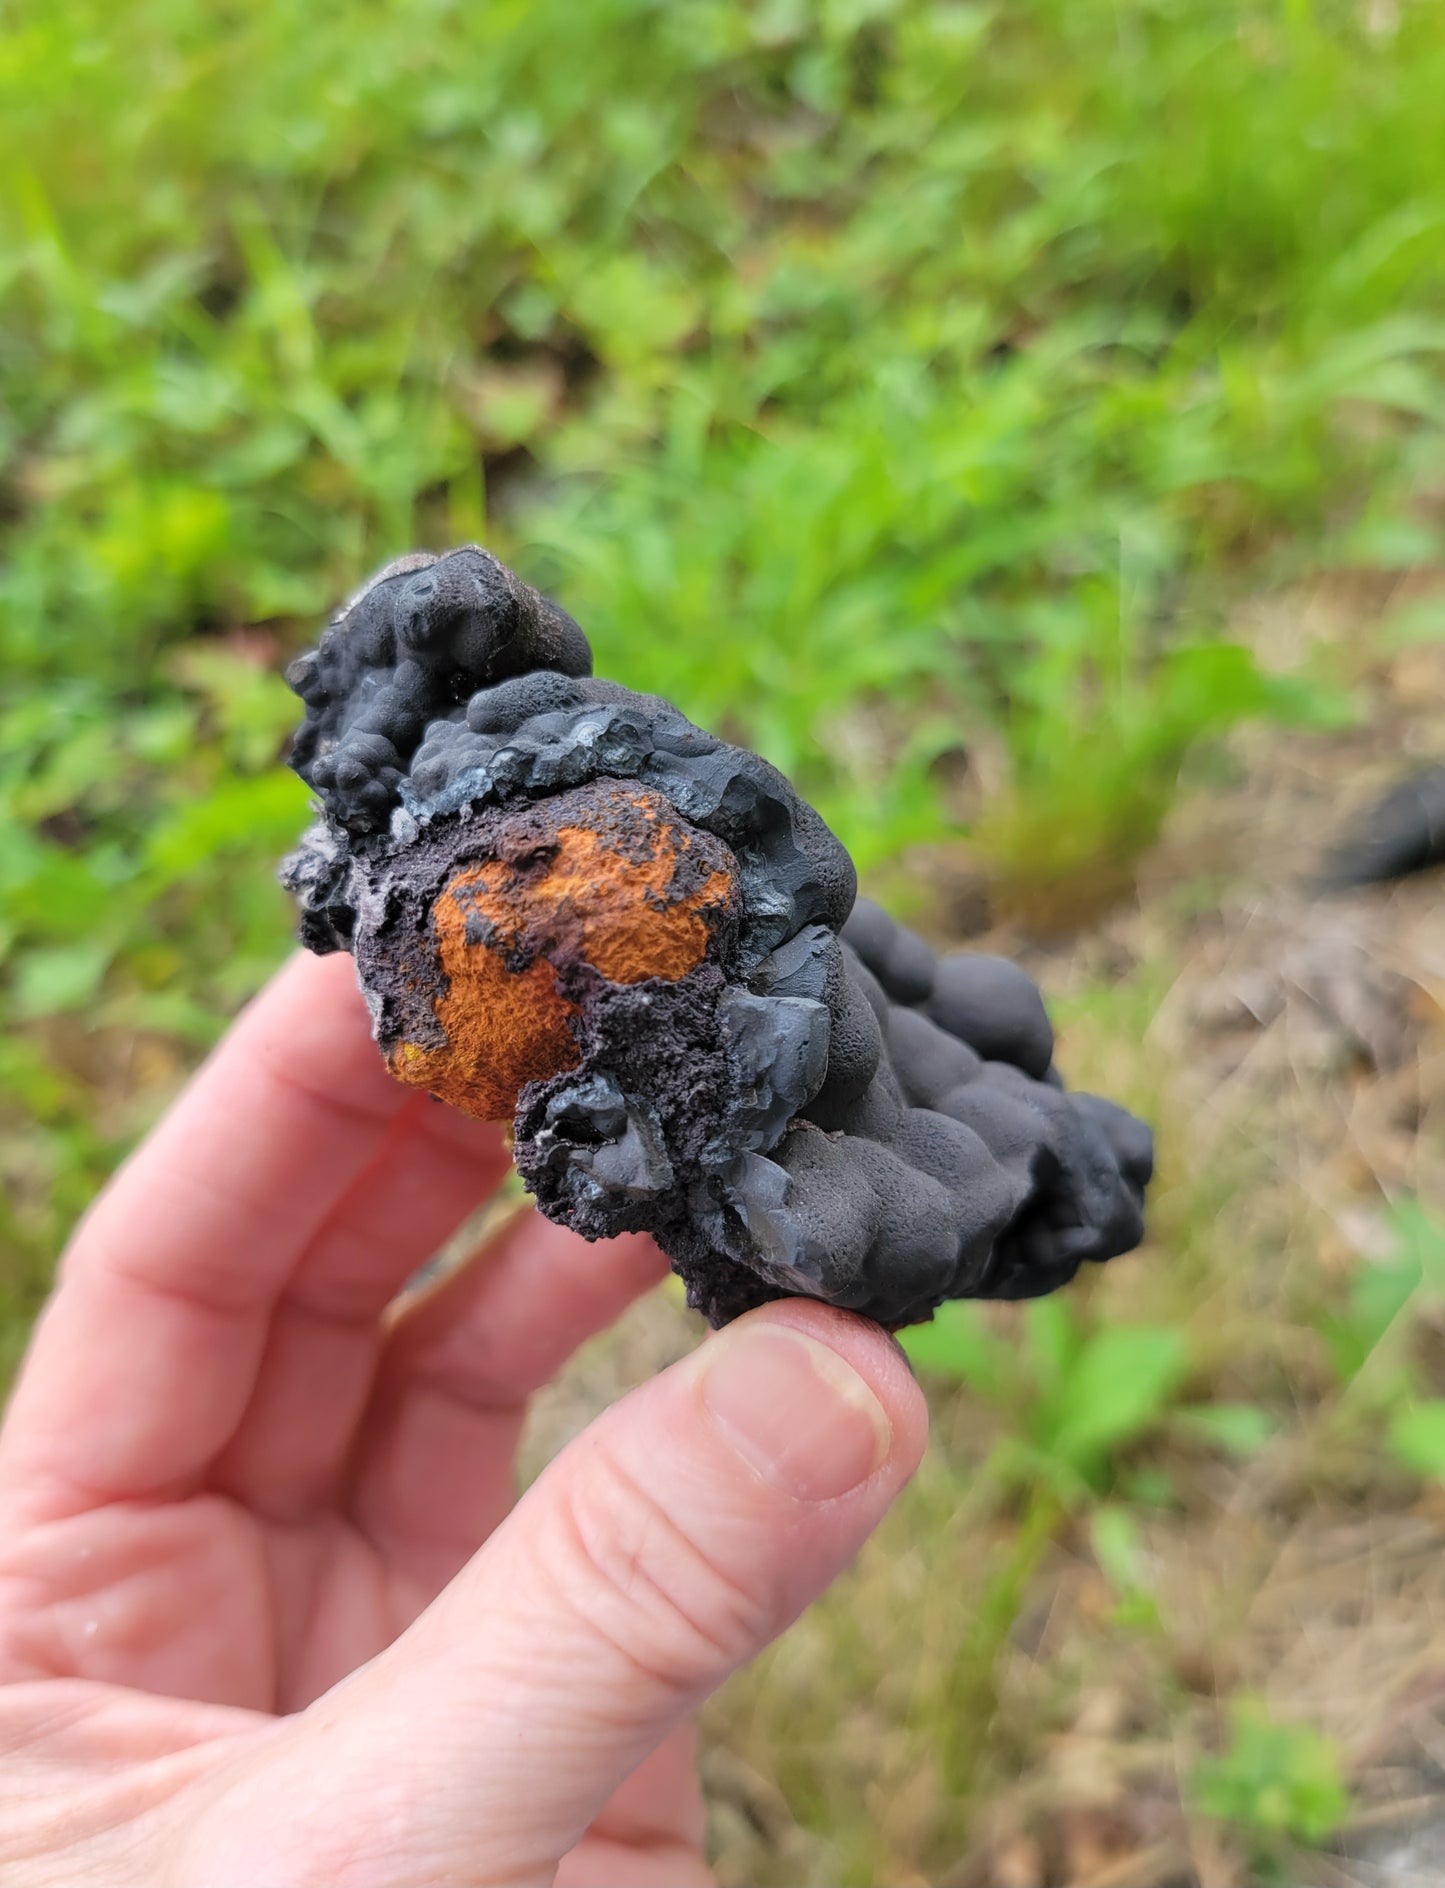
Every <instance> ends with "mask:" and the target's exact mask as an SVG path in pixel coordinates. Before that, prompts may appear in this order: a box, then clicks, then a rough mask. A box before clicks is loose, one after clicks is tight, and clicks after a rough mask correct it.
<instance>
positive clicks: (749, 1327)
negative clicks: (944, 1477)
mask: <svg viewBox="0 0 1445 1888" xmlns="http://www.w3.org/2000/svg"><path fill="white" fill-rule="evenodd" d="M700 1394H701V1396H702V1401H703V1406H704V1407H705V1409H706V1410H707V1412H708V1415H709V1416H710V1417H711V1418H712V1421H713V1425H714V1427H715V1428H716V1429H717V1431H718V1433H719V1434H720V1435H721V1436H722V1437H723V1438H724V1440H725V1441H726V1442H728V1443H729V1444H730V1445H731V1447H732V1448H733V1449H734V1450H735V1451H736V1453H737V1454H738V1455H740V1456H741V1457H742V1459H743V1460H744V1461H745V1462H746V1463H747V1465H748V1467H749V1468H751V1469H753V1470H755V1471H756V1472H757V1474H759V1475H761V1476H762V1477H763V1479H764V1480H765V1481H768V1482H771V1483H772V1484H773V1486H774V1487H775V1488H780V1489H781V1490H782V1491H783V1493H784V1494H788V1495H792V1496H793V1497H794V1498H795V1499H796V1500H798V1501H832V1500H834V1499H835V1498H836V1497H837V1496H839V1495H846V1494H847V1492H848V1490H849V1489H850V1488H856V1487H857V1486H858V1484H859V1482H863V1481H866V1480H867V1479H868V1477H869V1476H870V1475H871V1474H872V1473H873V1471H874V1469H876V1468H877V1467H878V1466H879V1464H880V1463H881V1462H882V1461H883V1459H884V1457H885V1456H886V1455H887V1454H888V1450H889V1447H890V1445H891V1443H892V1441H893V1425H892V1424H891V1423H890V1422H889V1420H888V1413H887V1411H886V1410H885V1409H884V1407H883V1405H882V1404H881V1403H880V1402H879V1401H878V1398H877V1397H876V1396H875V1395H874V1394H873V1392H872V1390H870V1389H869V1387H868V1385H867V1384H866V1383H865V1382H864V1381H863V1379H862V1377H860V1376H859V1375H858V1373H857V1371H856V1370H854V1369H853V1368H852V1367H851V1365H849V1364H846V1363H845V1362H844V1361H843V1359H842V1358H841V1357H840V1356H839V1355H838V1353H837V1351H835V1350H829V1348H828V1346H827V1345H826V1344H820V1343H818V1342H817V1340H816V1339H814V1338H811V1337H806V1336H804V1334H803V1333H802V1332H801V1331H795V1330H793V1329H792V1328H791V1327H789V1326H787V1325H781V1324H772V1325H764V1326H759V1325H757V1324H747V1323H744V1324H739V1325H734V1326H732V1327H731V1328H730V1329H728V1330H726V1331H724V1332H723V1333H722V1335H721V1336H719V1337H715V1338H713V1339H712V1340H711V1342H710V1343H708V1344H707V1345H706V1346H705V1347H704V1349H703V1351H702V1378H701V1384H700Z"/></svg>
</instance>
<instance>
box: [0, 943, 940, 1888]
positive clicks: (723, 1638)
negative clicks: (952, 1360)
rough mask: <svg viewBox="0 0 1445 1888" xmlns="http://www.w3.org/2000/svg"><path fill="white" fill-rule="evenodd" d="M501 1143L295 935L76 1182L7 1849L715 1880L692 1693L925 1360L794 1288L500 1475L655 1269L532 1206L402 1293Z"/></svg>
mask: <svg viewBox="0 0 1445 1888" xmlns="http://www.w3.org/2000/svg"><path fill="white" fill-rule="evenodd" d="M506 1167H507V1156H506V1152H505V1149H504V1147H503V1144H502V1140H501V1136H500V1134H499V1133H498V1132H497V1130H496V1129H494V1128H490V1127H487V1126H485V1125H484V1124H482V1123H478V1122H474V1121H468V1120H466V1119H465V1118H463V1117H462V1116H460V1115H457V1114H455V1113H453V1112H452V1111H451V1110H448V1109H445V1108H442V1107H441V1106H439V1105H438V1104H436V1103H434V1102H431V1101H430V1100H429V1099H428V1098H427V1097H425V1096H421V1095H417V1094H415V1093H413V1092H410V1091H407V1090H405V1089H402V1088H400V1087H399V1086H397V1085H396V1084H394V1083H393V1082H392V1081H391V1080H390V1078H389V1077H388V1076H387V1075H386V1074H385V1072H384V1070H383V1069H382V1066H381V1064H380V1061H379V1059H378V1057H377V1054H376V1050H375V1047H374V1045H373V1043H372V1042H371V1040H370V1034H369V1030H368V1026H367V1020H366V1014H365V1009H364V1006H363V1005H362V1003H361V1000H360V998H359V996H358V994H357V991H356V987H355V981H354V978H353V975H352V970H351V966H350V963H349V961H347V960H345V959H337V958H330V959H325V960H318V959H314V958H297V959H296V960H295V961H293V962H292V963H291V964H290V965H289V966H288V968H287V969H286V970H284V971H283V972H282V973H281V974H280V976H279V977H278V978H277V979H276V980H275V982H274V983H273V984H272V985H271V986H270V987H269V989H268V990H266V991H265V992H263V994H262V995H261V996H260V997H259V998H258V999H257V1001H256V1002H255V1004H253V1006H252V1007H251V1009H250V1010H249V1011H248V1012H247V1013H246V1015H245V1016H244V1017H243V1018H242V1019H241V1021H240V1022H239V1023H238V1024H237V1025H236V1027H235V1028H234V1029H233V1030H232V1031H231V1033H230V1035H229V1036H228V1037H227V1038H226V1040H225V1041H224V1042H223V1044H222V1045H221V1047H220V1048H219V1049H218V1050H217V1052H216V1053H215V1055H214V1056H213V1057H212V1058H211V1060H210V1061H209V1063H208V1064H207V1065H206V1067H205V1068H204V1069H203V1070H202V1071H201V1073H200V1074H199V1075H198V1076H197V1077H196V1079H195V1080H194V1082H193V1083H192V1084H191V1086H190V1088H189V1089H188V1090H187V1091H186V1093H185V1094H184V1095H183V1096H182V1098H181V1100H180V1101H179V1102H178V1103H177V1104H176V1106H175V1108H174V1109H173V1110H172V1112H171V1113H170V1115H168V1116H167V1118H166V1119H165V1121H164V1122H163V1123H162V1124H161V1126H160V1127H159V1128H158V1129H157V1130H156V1131H155V1133H154V1134H153V1135H152V1136H151V1138H150V1139H149V1140H148V1141H147V1142H146V1143H145V1145H144V1146H143V1147H142V1148H141V1149H140V1151H139V1152H138V1153H137V1154H136V1155H135V1156H134V1157H133V1158H132V1160H131V1161H130V1162H129V1164H128V1165H127V1166H126V1167H125V1168H124V1169H123V1170H122V1171H121V1173H120V1174H119V1175H117V1177H116V1179H115V1180H114V1181H113V1182H112V1184H111V1185H110V1187H109V1188H108V1189H107V1190H106V1192H105V1193H104V1194H103V1195H102V1196H101V1198H100V1199H99V1200H98V1201H97V1202H96V1204H95V1206H94V1207H93V1208H92V1210H91V1212H90V1213H89V1214H88V1215H87V1217H86V1219H85V1221H84V1222H83V1223H82V1225H81V1227H80V1228H79V1230H78V1231H77V1233H76V1235H75V1238H74V1241H73V1242H72V1245H71V1248H70V1250H69V1252H68V1253H67V1255H66V1257H65V1260H64V1262H63V1265H62V1268H61V1272H60V1277H59V1282H58V1285H57V1288H56V1290H55V1293H54V1295H53V1296H52V1299H51V1301H50V1303H49V1305H48V1307H47V1309H46V1311H45V1314H44V1316H43V1317H42V1319H41V1321H40V1323H39V1326H38V1327H37V1330H36V1333H35V1337H34V1340H33V1342H32V1345H31V1349H30V1353H29V1356H28V1358H27V1360H26V1363H25V1366H24V1369H23V1371H22V1374H21V1378H20V1381H19V1383H18V1385H17V1388H16V1391H15V1394H14V1396H13V1399H12V1402H11V1406H10V1409H9V1412H8V1414H7V1417H6V1420H5V1424H4V1428H3V1430H0V1888H9V1885H10V1884H16V1885H17V1888H19V1884H24V1888H43V1885H44V1884H56V1885H57V1888H58V1885H59V1884H65V1888H84V1885H85V1884H96V1888H100V1885H101V1884H104V1888H131V1885H132V1884H134V1888H142V1884H144V1888H196V1885H197V1884H200V1883H204V1884H205V1888H299V1885H300V1884H315V1885H316V1888H323V1885H324V1888H433V1885H439V1884H458V1885H460V1884H467V1885H468V1888H472V1885H473V1884H493V1883H518V1884H522V1883H525V1884H532V1883H547V1882H552V1881H557V1882H560V1883H563V1884H566V1885H568V1888H581V1885H583V1884H590V1885H591V1888H606V1885H608V1884H626V1885H627V1888H688V1885H689V1884H693V1883H702V1882H707V1881H709V1880H710V1879H711V1877H710V1875H709V1873H708V1871H707V1868H706V1866H705V1864H704V1861H703V1855H702V1837H703V1814H702V1805H701V1801H700V1798H699V1795H698V1790H697V1785H696V1781H695V1776H694V1771H693V1756H692V1734H691V1730H690V1720H691V1718H692V1715H693V1713H694V1712H695V1710H696V1708H697V1706H698V1705H699V1704H700V1703H701V1702H702V1701H703V1700H704V1699H705V1698H706V1697H707V1696H708V1695H709V1694H710V1693H711V1692H713V1691H714V1690H716V1688H717V1687H718V1686H719V1685H720V1684H721V1683H722V1682H723V1680H724V1679H725V1678H726V1677H727V1676H728V1675H729V1674H730V1673H731V1672H733V1671H734V1670H736V1669H737V1668H738V1667H739V1666H741V1665H743V1664H745V1663H746V1662H747V1661H748V1660H749V1659H750V1658H752V1657H753V1656H754V1655H755V1654H756V1653H757V1652H758V1651H759V1650H761V1648H762V1647H763V1646H765V1645H766V1644H767V1643H768V1642H769V1641H770V1640H772V1639H773V1638H775V1637H776V1636H777V1635H778V1634H779V1633H780V1632H781V1631H783V1630H784V1629H785V1627H786V1626H787V1625H788V1624H789V1623H790V1622H791V1620H793V1619H794V1618H795V1617H796V1616H797V1614H798V1613H799V1612H800V1611H801V1610H802V1609H803V1607H805V1606H806V1605H807V1604H808V1603H809V1601H811V1600H812V1599H813V1598H814V1597H815V1596H816V1595H817V1594H818V1593H820V1592H821V1591H822V1590H823V1588H824V1587H825V1586H827V1585H828V1583H829V1582H830V1581H831V1580H832V1579H833V1578H834V1577H835V1576H836V1575H837V1574H838V1573H839V1572H840V1571H841V1570H842V1569H843V1568H844V1567H845V1566H846V1565H847V1563H848V1562H849V1561H850V1560H851V1559H852V1557H853V1556H854V1554H855V1553H856V1552H857V1550H858V1548H859V1547H860V1545H861V1544H862V1543H863V1541H864V1540H865V1539H866V1538H867V1536H868V1534H869V1533H870V1532H871V1531H872V1529H873V1528H874V1527H875V1526H876V1524H877V1522H878V1521H879V1519H880V1518H881V1516H882V1515H883V1513H884V1511H885V1510H886V1508H887V1507H888V1505H889V1503H890V1502H891V1501H892V1500H893V1498H894V1496H895V1495H896V1494H897V1492H898V1490H899V1489H900V1488H901V1487H902V1485H903V1483H904V1482H905V1481H906V1480H907V1478H908V1476H909V1475H910V1474H911V1473H912V1472H913V1469H914V1467H915V1466H916V1464H917V1461H918V1458H919V1455H920V1453H921V1451H922V1447H923V1441H924V1433H925V1426H926V1416H925V1411H924V1407H923V1401H922V1398H921V1396H920V1394H919V1392H918V1390H917V1387H916V1385H915V1384H914V1382H913V1380H912V1378H911V1376H910V1375H909V1373H908V1370H907V1367H906V1365H905V1364H904V1362H903V1360H902V1357H901V1356H900V1354H899V1353H898V1351H897V1350H896V1348H895V1347H894V1346H893V1345H892V1344H891V1342H890V1341H889V1340H888V1339H887V1338H886V1337H884V1336H883V1334H882V1333H881V1332H879V1331H878V1330H876V1329H875V1328H873V1327H871V1326H868V1325H865V1324H863V1323H861V1322H859V1321H858V1320H856V1319H852V1318H849V1317H847V1316H845V1315H843V1314H841V1313H836V1312H833V1311H830V1310H828V1309H827V1308H826V1307H823V1306H820V1305H816V1304H811V1303H807V1302H804V1301H800V1300H792V1301H788V1302H786V1303H783V1304H779V1305H773V1306H768V1307H765V1308H764V1309H763V1310H760V1311H757V1312H754V1313H752V1314H750V1315H749V1316H748V1317H747V1318H744V1319H741V1320H739V1321H738V1323H737V1324H735V1325H733V1326H731V1327H730V1328H729V1329H728V1330H727V1331H726V1332H725V1333H723V1334H721V1335H720V1336H717V1337H713V1338H709V1339H708V1340H707V1341H706V1342H705V1343H703V1344H702V1345H701V1346H700V1347H699V1348H698V1350H697V1351H696V1352H695V1353H694V1354H693V1355H692V1356H690V1357H688V1358H686V1359H685V1360H684V1361H683V1362H681V1363H679V1364H677V1365H674V1366H673V1367H672V1368H671V1369H670V1370H667V1371H664V1372H663V1373H662V1374H661V1375H660V1376H658V1377H656V1378H654V1379H653V1380H652V1381H651V1382H649V1383H646V1384H643V1385H642V1386H641V1387H640V1388H638V1389H637V1390H634V1391H633V1392H632V1393H631V1394H630V1395H628V1396H626V1397H624V1398H623V1399H622V1400H621V1401H620V1402H619V1403H617V1404H616V1405H614V1407H613V1408H612V1409H610V1410H608V1411H607V1412H605V1413H604V1414H603V1415H602V1416H601V1417H599V1418H598V1419H597V1421H596V1422H595V1423H593V1425H592V1426H591V1428H590V1429H588V1430H587V1431H586V1432H585V1433H584V1434H583V1435H582V1436H581V1437H579V1438H578V1439H577V1441H576V1442H574V1443H573V1444H571V1445H570V1446H569V1447H568V1448H567V1449H566V1450H564V1451H563V1453H562V1454H561V1455H560V1456H559V1457H558V1458H557V1460H556V1461H555V1462H554V1463H553V1464H552V1465H551V1466H550V1468H549V1469H548V1470H547V1471H546V1472H545V1473H544V1474H543V1475H542V1476H541V1477H540V1478H539V1480H538V1481H537V1482H535V1483H534V1484H533V1485H532V1487H531V1488H530V1489H529V1490H528V1491H527V1493H526V1494H525V1495H524V1496H523V1497H522V1498H521V1499H520V1501H518V1500H516V1498H515V1491H514V1480H513V1478H514V1456H515V1450H516V1444H517V1440H518V1436H519V1433H520V1429H521V1424H522V1420H523V1414H524V1411H525V1408H526V1403H527V1398H528V1396H529V1395H530V1394H531V1392H532V1391H534V1390H535V1389H537V1388H538V1387H539V1386H540V1385H542V1384H543V1383H545V1382H546V1381H547V1380H548V1379H549V1378H550V1377H551V1376H552V1375H553V1374H554V1373H555V1372H556V1371H557V1369H558V1368H559V1366H560V1365H561V1364H562V1363H563V1362H564V1360H565V1359H566V1357H567V1356H568V1355H569V1354H570V1353H571V1351H572V1350H573V1349H575V1347H576V1346H577V1345H578V1344H579V1343H580V1342H582V1341H583V1340H584V1339H585V1338H587V1337H589V1336H591V1335H592V1334H593V1333H594V1332H596V1331H599V1330H601V1329H603V1328H605V1327H606V1326H607V1325H609V1324H610V1323H612V1322H613V1320H614V1319H615V1318H616V1317H617V1316H618V1315H619V1313H620V1312H621V1311H622V1310H623V1309H625V1307H626V1306H627V1305H628V1304H629V1303H630V1302H631V1301H632V1300H633V1299H634V1298H635V1297H636V1296H638V1295H639V1294H640V1293H641V1292H643V1291H646V1290H647V1289H649V1288H650V1287H651V1286H652V1285H654V1284H655V1283H656V1282H657V1281H658V1280H659V1279H660V1278H661V1277H662V1275H663V1273H664V1271H665V1269H666V1267H665V1262H664V1261H663V1260H662V1258H661V1257H660V1255H659V1254H658V1253H657V1251H656V1250H655V1248H654V1247H652V1245H651V1244H650V1243H649V1242H648V1241H646V1240H644V1239H641V1238H626V1239H620V1240H616V1241H614V1242H612V1243H611V1244H608V1245H598V1246H587V1245H585V1244H584V1243H583V1242H582V1241H581V1240H579V1239H577V1238H575V1236H574V1235H572V1234H570V1233H568V1232H566V1231H564V1230H561V1229H559V1228H556V1227H553V1226H550V1225H548V1224H547V1223H546V1222H544V1221H542V1220H540V1219H538V1218H537V1217H536V1216H535V1215H533V1214H532V1213H530V1212H527V1213H525V1214H524V1215H522V1216H521V1217H519V1218H517V1219H516V1220H514V1221H513V1222H512V1223H511V1224H510V1225H509V1226H508V1227H507V1228H506V1229H505V1230H504V1231H503V1232H502V1233H501V1234H500V1235H499V1237H498V1238H497V1239H495V1240H494V1241H493V1242H492V1243H491V1245H489V1246H488V1247H486V1248H485V1249H484V1250H482V1251H480V1252H479V1253H477V1255H476V1256H475V1257H474V1258H472V1259H471V1260H469V1261H468V1262H467V1263H466V1264H465V1265H464V1266H463V1267H462V1268H461V1269H460V1270H458V1271H457V1272H455V1273H454V1274H452V1275H451V1276H450V1277H449V1278H448V1279H447V1281H446V1282H445V1283H444V1284H442V1285H440V1286H439V1287H437V1288H435V1289H434V1290H432V1291H431V1292H430V1293H429V1294H423V1295H421V1296H419V1297H415V1298H413V1299H410V1300H408V1301H406V1302H404V1303H403V1304H401V1305H398V1304H397V1296H398V1293H399V1292H400V1291H401V1289H402V1287H403V1285H404V1284H405V1282H406V1281H407V1280H408V1279H409V1278H410V1277H411V1276H412V1274H413V1273H414V1272H415V1270H416V1268H417V1267H418V1266H419V1265H420V1264H421V1263H422V1262H423V1261H424V1260H425V1259H426V1258H427V1257H428V1256H429V1255H430V1254H431V1253H432V1252H434V1251H435V1250H436V1249H437V1248H438V1247H439V1246H440V1245H441V1244H442V1243H443V1242H444V1240H445V1239H446V1238H447V1236H448V1235H449V1234H450V1233H451V1232H452V1231H453V1230H454V1228H455V1227H456V1226H458V1225H459V1224H460V1223H461V1222H462V1221H463V1220H465V1219H466V1218H467V1217H468V1215H469V1214H470V1213H471V1212H472V1211H473V1210H474V1209H475V1208H476V1207H477V1206H478V1205H479V1204H480V1203H481V1202H482V1201H483V1200H484V1199H485V1198H486V1197H487V1196H488V1195H489V1194H490V1193H491V1192H493V1191H494V1190H495V1188H496V1186H497V1185H498V1183H499V1182H500V1180H501V1178H502V1176H503V1175H504V1173H505V1172H506Z"/></svg>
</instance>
